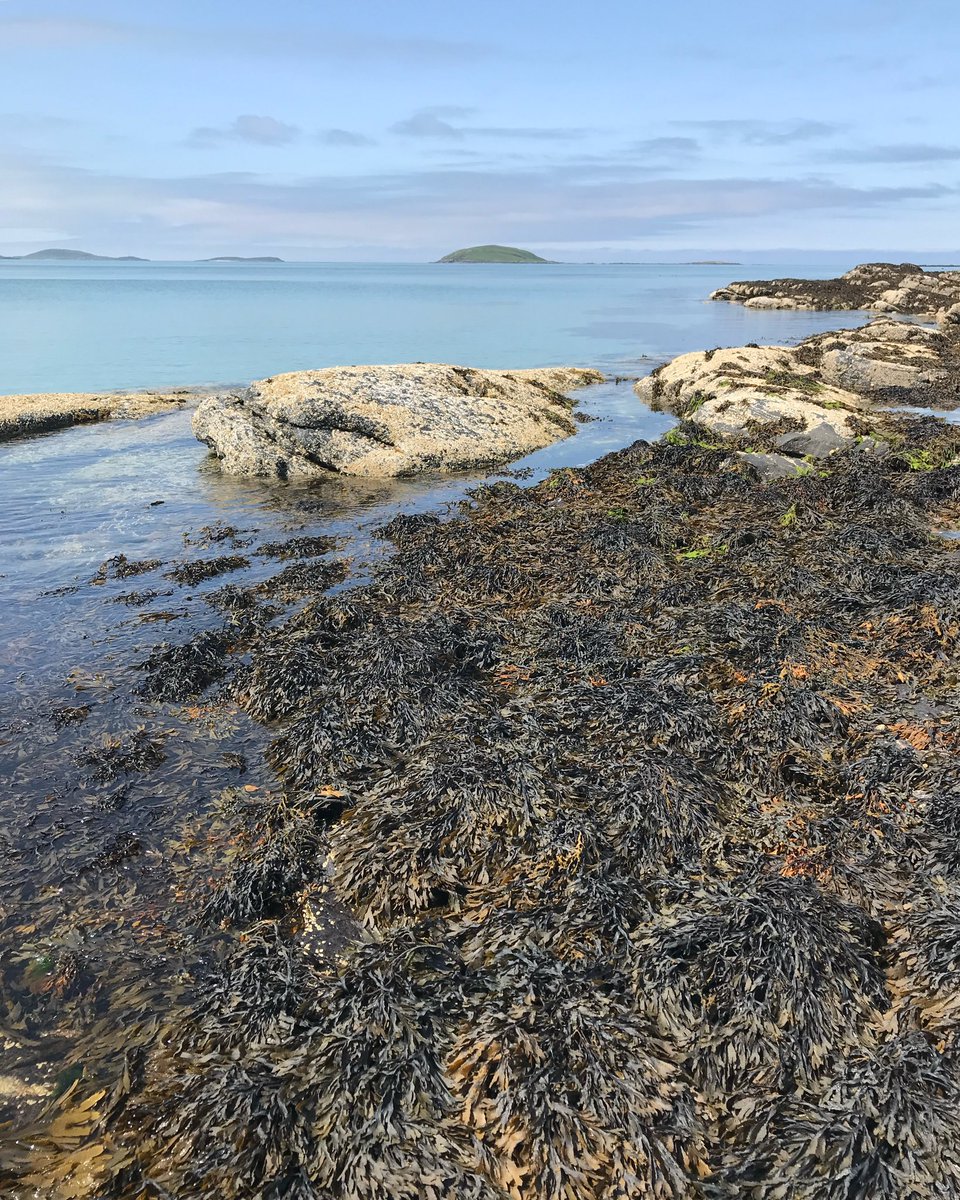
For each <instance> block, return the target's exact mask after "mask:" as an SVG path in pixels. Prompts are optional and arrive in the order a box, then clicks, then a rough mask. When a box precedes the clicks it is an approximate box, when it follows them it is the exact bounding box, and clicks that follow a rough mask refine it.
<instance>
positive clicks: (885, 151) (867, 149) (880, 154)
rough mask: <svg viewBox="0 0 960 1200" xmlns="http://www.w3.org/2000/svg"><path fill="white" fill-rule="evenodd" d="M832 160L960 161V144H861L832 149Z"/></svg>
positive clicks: (873, 161)
mask: <svg viewBox="0 0 960 1200" xmlns="http://www.w3.org/2000/svg"><path fill="white" fill-rule="evenodd" d="M824 157H826V158H828V159H829V160H830V161H831V162H849V163H938V162H958V161H960V146H931V145H928V144H927V143H924V142H897V143H895V144H891V145H886V146H860V147H857V148H847V149H840V150H831V151H830V153H829V154H828V155H825V156H824Z"/></svg>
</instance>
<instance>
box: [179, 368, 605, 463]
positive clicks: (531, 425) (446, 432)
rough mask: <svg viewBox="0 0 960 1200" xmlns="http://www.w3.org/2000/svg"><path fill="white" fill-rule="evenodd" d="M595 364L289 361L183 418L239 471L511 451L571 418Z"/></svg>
mask: <svg viewBox="0 0 960 1200" xmlns="http://www.w3.org/2000/svg"><path fill="white" fill-rule="evenodd" d="M602 378H603V376H602V375H600V373H599V372H597V371H584V370H578V369H575V368H568V367H557V368H551V369H545V370H537V371H484V370H474V369H472V368H470V367H454V366H446V365H441V364H436V363H415V364H407V365H400V366H365V367H331V368H328V369H326V370H321V371H294V372H291V373H290V374H285V375H276V376H274V377H272V378H270V379H263V380H260V381H259V382H257V383H254V384H252V385H251V386H250V387H249V388H247V389H246V390H245V391H242V392H237V393H233V394H222V395H218V396H211V397H208V398H207V399H205V400H204V401H203V402H202V403H201V404H200V406H199V408H198V409H197V412H196V413H195V415H194V420H193V428H194V432H195V433H196V435H197V437H198V438H199V439H200V441H202V442H205V443H206V444H207V445H208V446H209V447H210V448H211V450H213V452H214V453H215V454H216V455H217V456H218V457H219V458H220V459H221V461H222V464H223V468H224V470H227V471H230V472H232V473H234V474H239V475H262V476H272V477H275V478H281V479H287V478H290V479H292V478H309V477H312V476H319V475H325V474H328V473H329V472H338V473H341V474H344V475H359V476H391V475H413V474H417V473H419V472H421V471H432V470H454V469H458V468H468V467H474V466H480V465H487V464H491V463H500V462H507V461H509V460H511V459H515V458H520V457H522V456H523V455H524V454H528V453H530V452H531V451H533V450H536V449H539V448H540V447H541V446H546V445H549V444H550V443H551V442H554V441H556V440H557V439H559V438H563V437H567V436H569V435H570V434H571V433H573V431H574V429H575V427H576V426H575V423H574V419H573V417H572V415H571V409H572V408H573V402H572V401H571V400H570V399H568V397H567V395H566V393H567V392H569V391H570V390H571V389H575V388H579V387H585V386H586V385H588V384H591V383H598V382H600V381H601V380H602Z"/></svg>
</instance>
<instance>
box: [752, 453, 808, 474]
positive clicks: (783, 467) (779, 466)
mask: <svg viewBox="0 0 960 1200" xmlns="http://www.w3.org/2000/svg"><path fill="white" fill-rule="evenodd" d="M733 458H734V461H735V462H739V463H743V464H744V465H745V466H748V467H752V468H753V470H754V471H756V473H757V474H758V475H759V476H760V478H761V479H793V478H795V477H796V476H798V475H805V474H806V473H807V472H808V471H809V470H810V467H809V466H808V465H807V464H806V463H805V462H801V461H800V460H799V459H797V458H790V456H789V455H787V454H756V453H752V452H751V451H748V450H738V451H737V452H736V454H734V456H733Z"/></svg>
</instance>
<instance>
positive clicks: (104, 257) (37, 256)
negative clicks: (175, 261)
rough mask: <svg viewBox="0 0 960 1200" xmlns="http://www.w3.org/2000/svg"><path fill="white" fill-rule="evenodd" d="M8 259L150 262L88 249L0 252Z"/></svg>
mask: <svg viewBox="0 0 960 1200" xmlns="http://www.w3.org/2000/svg"><path fill="white" fill-rule="evenodd" d="M0 258H2V259H6V260H12V259H18V260H19V261H21V262H27V261H30V260H33V261H37V260H43V259H49V260H51V261H57V260H59V261H61V262H81V261H82V262H89V261H91V260H93V259H96V260H97V261H99V262H149V261H150V260H149V259H146V258H137V256H136V255H135V254H120V255H112V254H90V253H89V252H88V251H86V250H57V249H54V250H34V252H33V253H32V254H0Z"/></svg>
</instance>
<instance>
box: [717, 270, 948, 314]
mask: <svg viewBox="0 0 960 1200" xmlns="http://www.w3.org/2000/svg"><path fill="white" fill-rule="evenodd" d="M710 299H711V300H732V301H736V302H737V303H740V304H743V305H745V306H746V307H747V308H801V309H855V308H862V309H870V310H872V311H874V312H887V313H908V314H931V315H936V314H939V313H941V312H943V311H945V310H946V309H948V308H950V307H951V306H952V305H955V304H957V303H958V302H960V271H925V270H924V269H923V267H918V266H917V265H916V264H915V263H899V264H895V263H862V264H861V265H860V266H858V267H854V268H853V270H852V271H847V273H846V274H845V275H841V276H840V277H839V278H838V279H756V280H744V281H741V282H739V283H729V284H727V286H726V287H722V288H718V289H717V291H715V292H714V293H713V294H712V295H711V297H710Z"/></svg>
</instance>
